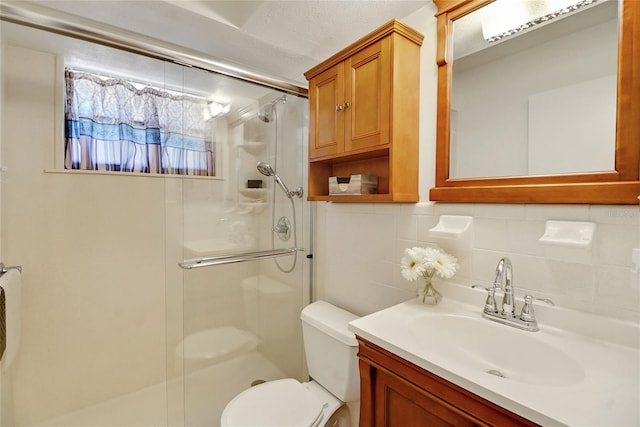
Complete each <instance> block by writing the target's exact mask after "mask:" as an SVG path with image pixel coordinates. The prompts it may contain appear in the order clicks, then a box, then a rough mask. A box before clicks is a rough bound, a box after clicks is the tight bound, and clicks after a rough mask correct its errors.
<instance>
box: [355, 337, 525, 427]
mask: <svg viewBox="0 0 640 427" xmlns="http://www.w3.org/2000/svg"><path fill="white" fill-rule="evenodd" d="M357 338H358V344H359V352H358V358H359V366H360V427H425V426H429V427H437V426H499V427H506V426H537V424H535V423H533V422H531V421H529V420H527V419H525V418H522V417H521V416H519V415H517V414H514V413H512V412H510V411H507V410H506V409H504V408H501V407H500V406H497V405H495V404H494V403H491V402H489V401H487V400H485V399H483V398H481V397H479V396H477V395H475V394H473V393H471V392H469V391H467V390H465V389H463V388H461V387H459V386H457V385H455V384H452V383H450V382H449V381H447V380H445V379H443V378H440V377H439V376H437V375H434V374H432V373H431V372H429V371H426V370H424V369H422V368H421V367H419V366H416V365H414V364H412V363H410V362H408V361H406V360H404V359H402V358H401V357H399V356H397V355H395V354H393V353H390V352H388V351H386V350H384V349H383V348H381V347H379V346H376V345H375V344H372V343H371V342H369V341H367V340H365V339H362V338H361V337H357Z"/></svg>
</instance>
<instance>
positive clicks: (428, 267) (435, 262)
mask: <svg viewBox="0 0 640 427" xmlns="http://www.w3.org/2000/svg"><path fill="white" fill-rule="evenodd" d="M400 266H401V268H402V270H401V272H402V276H403V277H404V278H405V279H407V280H409V281H414V280H416V279H418V278H419V277H425V278H430V277H433V276H434V275H438V276H440V277H442V278H443V279H450V278H452V277H453V275H454V274H456V271H457V269H458V267H459V266H458V260H457V259H456V257H454V256H453V255H451V254H448V253H446V252H445V251H443V250H441V249H438V248H422V247H413V248H410V249H409V248H407V249H405V250H404V256H403V257H402V260H401V261H400Z"/></svg>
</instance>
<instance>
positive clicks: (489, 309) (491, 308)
mask: <svg viewBox="0 0 640 427" xmlns="http://www.w3.org/2000/svg"><path fill="white" fill-rule="evenodd" d="M471 287H472V288H483V289H484V290H485V291H487V300H486V301H485V302H484V312H485V313H497V312H498V307H497V306H496V298H495V294H496V287H495V286H490V287H488V288H487V287H484V286H482V285H472V286H471Z"/></svg>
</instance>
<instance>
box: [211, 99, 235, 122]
mask: <svg viewBox="0 0 640 427" xmlns="http://www.w3.org/2000/svg"><path fill="white" fill-rule="evenodd" d="M229 111H231V104H222V103H220V102H216V101H209V102H208V103H207V109H206V110H205V113H204V115H205V120H210V119H215V118H217V117H220V116H224V115H225V114H227V113H228V112H229Z"/></svg>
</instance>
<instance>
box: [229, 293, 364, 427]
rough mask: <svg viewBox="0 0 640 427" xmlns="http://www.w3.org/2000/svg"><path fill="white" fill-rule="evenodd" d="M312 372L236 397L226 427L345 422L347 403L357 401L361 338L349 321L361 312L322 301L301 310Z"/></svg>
mask: <svg viewBox="0 0 640 427" xmlns="http://www.w3.org/2000/svg"><path fill="white" fill-rule="evenodd" d="M300 318H301V320H302V333H303V339H304V348H305V354H306V358H307V366H308V369H309V375H310V376H311V378H313V380H311V381H309V382H304V383H301V382H299V381H298V380H295V379H292V378H286V379H280V380H275V381H267V382H265V383H262V384H259V385H257V386H254V387H251V388H249V389H248V390H245V391H243V392H242V393H240V394H238V395H237V396H236V397H234V398H233V399H232V400H231V401H230V402H229V403H228V404H227V406H226V407H225V408H224V410H223V412H222V416H221V417H220V424H221V426H222V427H240V426H245V427H249V426H251V427H256V426H260V427H276V426H277V427H284V426H287V427H294V426H295V427H303V426H304V427H307V426H308V427H324V426H339V427H342V426H347V425H349V420H348V418H349V414H348V410H347V409H346V406H345V405H344V403H345V402H351V401H356V400H359V398H360V384H359V373H358V359H357V348H358V347H357V345H358V344H357V341H356V339H355V335H353V333H352V332H350V331H349V330H348V324H349V322H351V321H352V320H355V319H357V316H356V315H354V314H352V313H349V312H347V311H345V310H342V309H341V308H338V307H336V306H333V305H331V304H329V303H327V302H324V301H317V302H315V303H313V304H310V305H308V306H307V307H305V308H304V309H303V310H302V314H301V316H300Z"/></svg>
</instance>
